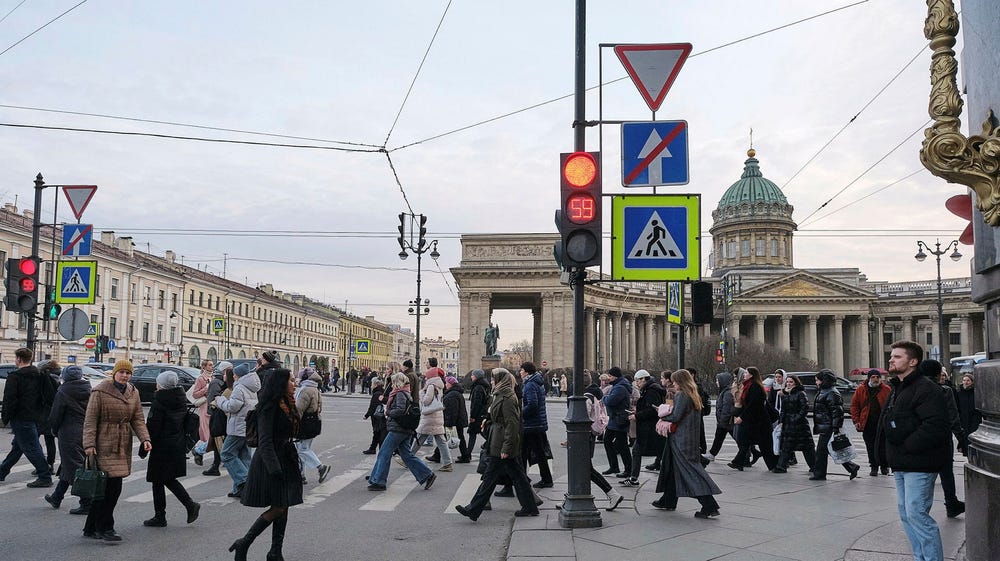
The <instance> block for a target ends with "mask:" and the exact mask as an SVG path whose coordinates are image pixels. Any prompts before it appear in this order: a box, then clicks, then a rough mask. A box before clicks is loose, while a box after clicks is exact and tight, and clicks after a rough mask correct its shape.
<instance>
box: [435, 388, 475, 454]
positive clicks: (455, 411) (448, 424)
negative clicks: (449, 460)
mask: <svg viewBox="0 0 1000 561" xmlns="http://www.w3.org/2000/svg"><path fill="white" fill-rule="evenodd" d="M444 387H445V390H444V397H443V398H442V399H441V401H442V402H443V403H444V428H445V430H447V429H455V432H456V433H458V452H459V458H458V459H457V460H455V463H456V464H467V463H469V462H470V461H472V453H471V452H470V451H469V447H468V446H466V444H465V427H467V426H469V412H468V411H466V409H465V396H464V395H463V394H462V384H459V383H458V379H456V378H455V377H453V376H448V377H447V378H445V380H444ZM437 453H438V452H437V451H436V450H435V451H434V454H437Z"/></svg>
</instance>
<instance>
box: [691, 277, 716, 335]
mask: <svg viewBox="0 0 1000 561" xmlns="http://www.w3.org/2000/svg"><path fill="white" fill-rule="evenodd" d="M712 316H713V313H712V285H711V283H707V282H693V283H691V323H693V324H695V325H704V324H706V323H712V319H713V318H712Z"/></svg>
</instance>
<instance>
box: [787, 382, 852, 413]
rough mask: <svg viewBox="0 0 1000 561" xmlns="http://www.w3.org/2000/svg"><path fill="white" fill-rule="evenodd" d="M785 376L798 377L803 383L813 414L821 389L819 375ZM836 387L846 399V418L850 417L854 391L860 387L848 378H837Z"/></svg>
mask: <svg viewBox="0 0 1000 561" xmlns="http://www.w3.org/2000/svg"><path fill="white" fill-rule="evenodd" d="M785 374H786V375H788V374H791V375H794V376H798V378H799V381H800V382H802V386H803V387H804V388H805V390H806V399H807V400H808V401H809V411H810V412H812V410H813V402H814V401H816V394H817V393H819V389H818V388H817V387H816V374H817V373H816V372H786V373H785ZM836 387H837V390H838V391H840V395H841V397H843V398H844V416H845V417H848V416H850V414H851V399H852V398H854V390H856V389H858V385H857V384H855V383H854V382H852V381H850V380H848V379H847V378H842V377H840V376H837V383H836Z"/></svg>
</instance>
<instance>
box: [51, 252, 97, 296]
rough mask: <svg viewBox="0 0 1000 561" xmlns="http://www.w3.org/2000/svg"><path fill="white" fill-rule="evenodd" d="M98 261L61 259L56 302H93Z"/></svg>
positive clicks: (58, 266)
mask: <svg viewBox="0 0 1000 561" xmlns="http://www.w3.org/2000/svg"><path fill="white" fill-rule="evenodd" d="M96 279H97V261H60V262H59V263H57V264H56V298H55V300H56V304H93V303H94V300H95V296H96V292H95V291H94V285H95V283H96Z"/></svg>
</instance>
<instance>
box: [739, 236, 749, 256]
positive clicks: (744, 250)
mask: <svg viewBox="0 0 1000 561" xmlns="http://www.w3.org/2000/svg"><path fill="white" fill-rule="evenodd" d="M740 256H741V257H750V240H743V241H742V243H740Z"/></svg>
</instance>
